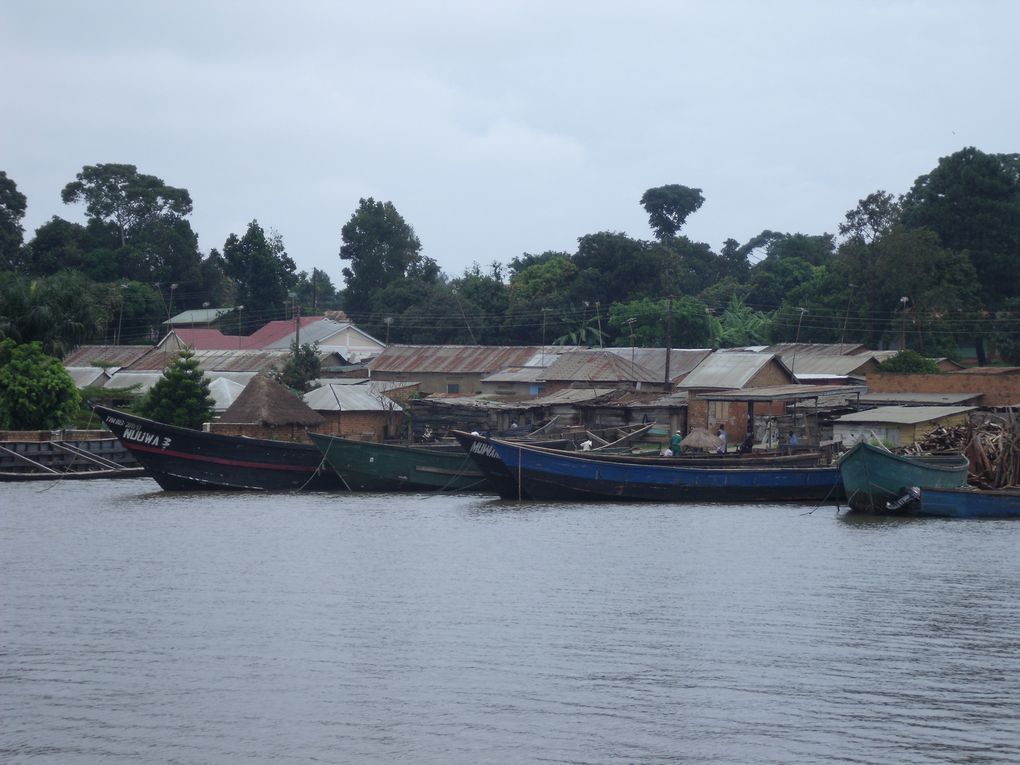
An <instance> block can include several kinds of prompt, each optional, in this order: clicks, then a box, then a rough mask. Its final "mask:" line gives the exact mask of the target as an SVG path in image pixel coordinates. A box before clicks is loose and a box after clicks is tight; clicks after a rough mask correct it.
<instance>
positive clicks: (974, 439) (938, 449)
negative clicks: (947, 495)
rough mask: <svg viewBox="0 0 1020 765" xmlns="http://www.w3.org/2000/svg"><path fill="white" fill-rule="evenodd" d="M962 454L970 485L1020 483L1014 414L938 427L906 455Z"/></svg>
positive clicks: (1019, 424) (1018, 423) (1019, 436)
mask: <svg viewBox="0 0 1020 765" xmlns="http://www.w3.org/2000/svg"><path fill="white" fill-rule="evenodd" d="M947 452H962V453H963V454H966V455H967V458H968V459H969V460H970V479H969V483H970V485H972V486H975V487H977V488H980V489H1001V488H1004V487H1007V486H1017V485H1018V484H1020V420H1018V419H1017V418H1016V417H1015V416H1014V415H1013V414H1012V413H1008V414H1004V415H998V414H997V415H994V416H992V417H990V418H989V419H987V420H986V421H984V422H971V423H970V424H968V425H959V426H956V427H953V428H946V427H942V426H939V427H936V428H934V429H933V430H931V431H930V432H929V433H928V434H926V435H925V437H924V438H923V439H921V440H920V441H919V442H917V443H916V444H914V445H913V446H911V447H909V448H908V449H906V450H904V452H903V453H904V454H940V453H947Z"/></svg>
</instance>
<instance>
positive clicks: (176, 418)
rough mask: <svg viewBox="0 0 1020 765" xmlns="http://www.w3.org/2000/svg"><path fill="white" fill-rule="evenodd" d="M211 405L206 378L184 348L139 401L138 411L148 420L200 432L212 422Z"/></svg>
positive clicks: (188, 351) (191, 355) (212, 402)
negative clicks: (207, 423) (203, 425)
mask: <svg viewBox="0 0 1020 765" xmlns="http://www.w3.org/2000/svg"><path fill="white" fill-rule="evenodd" d="M214 404H215V402H214V401H213V399H212V397H211V396H210V395H209V378H208V377H206V376H205V373H203V372H202V370H201V368H199V366H198V360H197V359H196V358H195V354H194V352H193V351H192V350H190V349H188V348H185V349H184V350H183V351H181V352H180V354H179V355H178V356H177V358H176V359H174V360H173V361H172V362H171V363H170V365H169V366H168V367H167V368H166V370H165V371H164V372H163V376H162V377H161V378H159V380H157V381H156V384H155V385H153V386H152V389H151V390H150V391H149V392H148V394H147V395H146V396H145V398H143V399H142V401H141V403H140V405H139V411H140V412H141V414H142V416H143V417H148V418H149V419H150V420H156V421H157V422H165V423H167V424H168V425H177V426H179V427H182V428H191V429H193V430H200V429H201V428H202V424H203V423H205V422H208V421H209V420H211V419H212V416H213V405H214Z"/></svg>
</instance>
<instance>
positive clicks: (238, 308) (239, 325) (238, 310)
mask: <svg viewBox="0 0 1020 765" xmlns="http://www.w3.org/2000/svg"><path fill="white" fill-rule="evenodd" d="M243 310H244V306H243V305H239V306H238V307H237V349H238V350H240V349H241V311H243Z"/></svg>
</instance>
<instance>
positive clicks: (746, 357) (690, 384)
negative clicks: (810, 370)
mask: <svg viewBox="0 0 1020 765" xmlns="http://www.w3.org/2000/svg"><path fill="white" fill-rule="evenodd" d="M773 361H774V362H775V363H776V364H779V365H780V366H781V367H782V368H783V369H784V370H786V372H787V374H789V371H790V370H789V368H788V367H787V366H786V365H785V364H783V362H782V360H781V359H780V358H779V357H778V356H775V355H774V354H771V353H713V354H712V355H711V356H708V357H707V358H706V359H705V360H704V361H702V362H701V363H700V364H699V365H698V367H697V368H696V369H695V370H694V371H693V372H691V373H690V374H689V375H687V377H686V378H685V379H684V380H683V382H681V383H680V385H679V387H681V388H688V389H690V388H704V389H709V390H711V389H715V390H729V389H733V388H743V387H744V386H745V385H747V383H749V382H750V381H751V378H753V377H754V376H755V375H756V374H758V372H760V371H761V370H762V369H764V368H765V366H766V365H768V364H770V363H772V362H773ZM791 379H792V375H791Z"/></svg>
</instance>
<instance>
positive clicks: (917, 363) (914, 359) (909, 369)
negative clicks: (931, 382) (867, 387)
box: [878, 348, 942, 375]
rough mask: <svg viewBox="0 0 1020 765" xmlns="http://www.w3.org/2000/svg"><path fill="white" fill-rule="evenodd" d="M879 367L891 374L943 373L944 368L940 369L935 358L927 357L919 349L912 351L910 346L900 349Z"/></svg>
mask: <svg viewBox="0 0 1020 765" xmlns="http://www.w3.org/2000/svg"><path fill="white" fill-rule="evenodd" d="M878 368H879V369H880V370H881V371H882V372H887V373H891V374H922V375H937V374H942V370H941V369H939V367H938V364H936V363H935V361H934V360H932V359H927V358H925V357H924V356H922V355H921V354H920V353H918V352H917V351H912V350H910V349H909V348H907V349H906V350H903V351H900V352H899V353H897V354H896V355H895V356H893V357H892V358H891V359H886V360H885V361H883V362H882V363H880V364H879V365H878Z"/></svg>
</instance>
